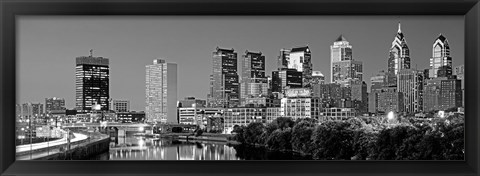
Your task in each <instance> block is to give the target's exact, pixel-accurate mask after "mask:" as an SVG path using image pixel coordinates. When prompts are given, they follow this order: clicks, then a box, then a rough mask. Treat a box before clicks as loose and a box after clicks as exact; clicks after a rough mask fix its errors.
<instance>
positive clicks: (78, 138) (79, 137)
mask: <svg viewBox="0 0 480 176" xmlns="http://www.w3.org/2000/svg"><path fill="white" fill-rule="evenodd" d="M73 135H74V136H75V138H73V139H71V140H70V143H74V142H79V141H83V140H86V139H88V136H87V135H84V134H80V133H73ZM65 144H67V139H66V138H62V139H58V140H55V141H50V142H42V143H36V144H32V145H30V144H27V145H19V146H17V151H16V152H17V153H22V152H24V154H21V155H18V156H17V160H30V159H35V158H39V157H44V156H48V155H51V154H54V153H58V152H60V149H59V148H53V149H50V150H40V149H47V148H51V147H55V146H60V145H65ZM75 147H76V145H72V146H71V148H75ZM30 150H34V151H33V153H32V154H30V153H28V151H30ZM35 150H40V151H35ZM25 152H27V153H25Z"/></svg>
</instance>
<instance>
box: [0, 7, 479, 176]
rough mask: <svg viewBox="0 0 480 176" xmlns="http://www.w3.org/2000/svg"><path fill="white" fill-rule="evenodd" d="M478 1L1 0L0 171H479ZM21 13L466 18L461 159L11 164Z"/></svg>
mask: <svg viewBox="0 0 480 176" xmlns="http://www.w3.org/2000/svg"><path fill="white" fill-rule="evenodd" d="M478 2H479V1H478V0H297V1H294V0H276V1H273V0H228V1H227V0H204V1H197V0H155V1H153V0H140V1H134V0H97V1H95V0H66V1H65V0H35V1H34V0H1V1H0V8H1V9H0V12H1V17H0V18H1V23H0V32H1V45H2V46H1V47H0V53H1V59H0V101H1V103H0V173H1V175H2V176H3V175H198V176H199V175H246V174H254V175H277V176H278V175H382V176H383V175H452V176H453V175H455V176H456V175H463V176H474V175H479V173H480V171H479V169H480V162H479V158H480V157H479V156H480V155H479V154H480V152H479V150H480V140H479V139H480V138H479V137H480V135H479V130H478V128H479V127H480V121H479V120H478V115H479V111H480V108H478V107H479V106H478V102H479V99H480V97H479V96H478V90H479V89H478V83H479V81H478V80H479V77H480V75H479V73H478V70H479V69H478V68H480V65H479V62H478V59H479V58H480V52H479V49H480V46H479V45H480V39H479V33H480V4H479V3H478ZM19 15H461V16H464V17H465V71H466V76H465V79H466V80H468V81H466V82H465V85H466V86H465V87H466V88H465V91H466V95H467V96H466V97H465V106H466V107H465V113H466V119H465V121H466V122H465V125H466V126H465V130H466V131H465V153H466V158H465V161H15V142H14V141H15V137H14V134H15V119H14V118H9V117H14V116H15V103H16V102H15V101H16V100H15V98H16V96H15V95H16V88H15V87H16V85H15V84H16V83H15V79H16V77H15V74H16V66H15V63H16V61H15V53H16V50H15V49H16V48H15V47H16V43H15V39H16V37H15V30H16V25H15V17H16V16H19Z"/></svg>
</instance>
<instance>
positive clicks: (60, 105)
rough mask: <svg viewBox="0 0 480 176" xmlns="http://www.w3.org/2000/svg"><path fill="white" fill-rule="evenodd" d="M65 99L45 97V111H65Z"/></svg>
mask: <svg viewBox="0 0 480 176" xmlns="http://www.w3.org/2000/svg"><path fill="white" fill-rule="evenodd" d="M65 110H66V108H65V99H63V98H57V97H53V98H45V113H51V112H52V111H65Z"/></svg>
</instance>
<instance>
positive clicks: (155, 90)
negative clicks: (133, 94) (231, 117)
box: [145, 59, 177, 123]
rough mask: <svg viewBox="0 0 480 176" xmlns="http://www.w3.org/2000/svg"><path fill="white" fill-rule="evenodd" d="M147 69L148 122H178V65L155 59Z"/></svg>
mask: <svg viewBox="0 0 480 176" xmlns="http://www.w3.org/2000/svg"><path fill="white" fill-rule="evenodd" d="M145 68H146V69H145V70H146V77H145V78H146V79H145V83H146V90H145V102H146V107H145V116H146V119H147V121H151V122H152V121H156V122H160V123H167V122H168V123H172V122H173V123H175V122H177V64H175V63H166V62H165V60H163V59H155V60H153V65H146V66H145Z"/></svg>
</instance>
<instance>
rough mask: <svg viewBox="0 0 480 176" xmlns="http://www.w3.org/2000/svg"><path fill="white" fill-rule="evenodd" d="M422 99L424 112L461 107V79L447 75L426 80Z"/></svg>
mask: <svg viewBox="0 0 480 176" xmlns="http://www.w3.org/2000/svg"><path fill="white" fill-rule="evenodd" d="M423 101H424V102H423V106H424V111H426V112H429V111H435V110H447V109H449V108H456V107H461V106H462V101H463V100H462V91H461V81H460V80H458V79H450V78H447V77H437V78H433V79H431V80H428V81H427V83H426V85H425V94H424V99H423Z"/></svg>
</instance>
